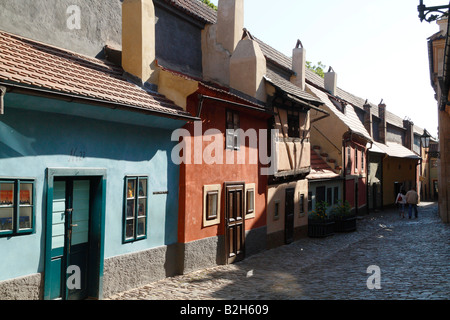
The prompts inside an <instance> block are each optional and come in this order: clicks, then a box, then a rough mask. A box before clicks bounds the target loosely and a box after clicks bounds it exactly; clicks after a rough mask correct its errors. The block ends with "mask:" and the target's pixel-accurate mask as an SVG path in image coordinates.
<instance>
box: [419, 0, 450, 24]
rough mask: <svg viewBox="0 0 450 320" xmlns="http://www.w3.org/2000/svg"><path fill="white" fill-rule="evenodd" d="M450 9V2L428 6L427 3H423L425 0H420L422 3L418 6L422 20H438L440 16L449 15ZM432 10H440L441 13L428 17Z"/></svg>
mask: <svg viewBox="0 0 450 320" xmlns="http://www.w3.org/2000/svg"><path fill="white" fill-rule="evenodd" d="M449 9H450V4H448V5H446V6H434V7H427V6H426V5H424V4H423V0H420V4H419V6H418V7H417V10H418V11H419V18H420V21H421V22H422V21H423V20H425V21H427V22H432V21H436V20H437V19H439V18H440V17H442V16H444V15H448V10H449ZM432 12H439V13H440V15H438V14H432V15H430V16H429V17H428V18H427V16H428V15H429V14H430V13H432Z"/></svg>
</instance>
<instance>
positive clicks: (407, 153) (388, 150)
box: [370, 141, 420, 159]
mask: <svg viewBox="0 0 450 320" xmlns="http://www.w3.org/2000/svg"><path fill="white" fill-rule="evenodd" d="M373 146H374V147H372V149H371V150H370V151H372V152H377V153H385V154H387V155H388V156H390V157H395V158H407V159H420V157H419V156H418V155H417V154H415V153H414V152H412V151H411V150H409V149H408V148H405V147H404V146H402V145H401V144H398V143H394V142H387V143H386V144H382V143H379V142H375V141H374V142H373Z"/></svg>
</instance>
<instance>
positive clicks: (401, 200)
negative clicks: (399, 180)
mask: <svg viewBox="0 0 450 320" xmlns="http://www.w3.org/2000/svg"><path fill="white" fill-rule="evenodd" d="M395 203H396V204H397V205H398V210H399V215H400V217H402V218H404V217H405V204H406V196H405V190H403V189H402V190H401V191H400V192H399V193H398V195H397V199H396V200H395Z"/></svg>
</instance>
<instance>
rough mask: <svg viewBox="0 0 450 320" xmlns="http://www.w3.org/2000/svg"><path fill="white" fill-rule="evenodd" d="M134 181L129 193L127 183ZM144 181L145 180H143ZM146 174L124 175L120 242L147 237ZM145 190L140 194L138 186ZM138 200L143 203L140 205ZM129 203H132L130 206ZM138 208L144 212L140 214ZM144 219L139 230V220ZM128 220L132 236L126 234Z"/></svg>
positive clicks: (147, 179)
mask: <svg viewBox="0 0 450 320" xmlns="http://www.w3.org/2000/svg"><path fill="white" fill-rule="evenodd" d="M133 181H134V186H135V188H134V194H129V183H130V182H133ZM144 181H145V182H144ZM148 181H149V178H148V176H126V177H125V188H124V189H125V192H124V206H123V226H122V230H123V231H122V242H123V243H130V242H134V241H139V240H144V239H147V225H148V199H149V197H148ZM141 187H142V188H143V190H145V193H144V194H143V195H140V188H141ZM140 200H144V203H145V204H144V205H143V206H140ZM129 203H132V204H133V205H132V206H131V207H130V206H129ZM140 209H143V210H144V211H143V212H144V214H140V212H142V211H140ZM142 219H144V220H145V222H144V229H143V230H142V232H139V231H140V230H139V220H142ZM129 222H133V230H132V231H133V232H132V236H130V235H127V226H128V223H129Z"/></svg>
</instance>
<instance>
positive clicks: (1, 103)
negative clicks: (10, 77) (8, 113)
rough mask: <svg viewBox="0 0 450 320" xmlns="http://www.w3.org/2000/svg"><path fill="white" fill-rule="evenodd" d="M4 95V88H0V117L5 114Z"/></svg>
mask: <svg viewBox="0 0 450 320" xmlns="http://www.w3.org/2000/svg"><path fill="white" fill-rule="evenodd" d="M5 94H6V87H3V86H0V115H2V114H5V105H4V101H3V98H4V97H5Z"/></svg>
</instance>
